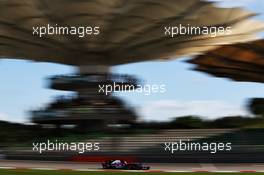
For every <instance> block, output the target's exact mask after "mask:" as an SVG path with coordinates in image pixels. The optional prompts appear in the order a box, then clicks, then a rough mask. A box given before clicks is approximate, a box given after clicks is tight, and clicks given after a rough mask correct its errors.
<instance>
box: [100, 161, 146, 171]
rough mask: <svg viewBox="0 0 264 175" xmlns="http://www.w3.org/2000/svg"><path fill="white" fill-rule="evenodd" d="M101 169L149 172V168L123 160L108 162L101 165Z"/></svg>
mask: <svg viewBox="0 0 264 175" xmlns="http://www.w3.org/2000/svg"><path fill="white" fill-rule="evenodd" d="M102 167H103V169H122V170H149V169H150V167H149V166H144V165H143V164H142V163H127V162H126V161H124V160H108V161H105V162H103V163H102Z"/></svg>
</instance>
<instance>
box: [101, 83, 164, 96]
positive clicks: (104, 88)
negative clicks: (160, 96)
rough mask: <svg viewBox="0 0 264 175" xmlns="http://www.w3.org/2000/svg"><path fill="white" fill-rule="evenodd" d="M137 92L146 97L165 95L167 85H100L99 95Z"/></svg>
mask: <svg viewBox="0 0 264 175" xmlns="http://www.w3.org/2000/svg"><path fill="white" fill-rule="evenodd" d="M120 91H122V92H136V93H141V94H144V95H151V94H156V93H165V92H166V86H165V84H160V85H159V84H146V85H129V84H121V85H120V84H117V83H115V82H114V83H113V84H107V85H100V84H99V85H98V93H100V94H105V95H109V94H111V93H113V92H120Z"/></svg>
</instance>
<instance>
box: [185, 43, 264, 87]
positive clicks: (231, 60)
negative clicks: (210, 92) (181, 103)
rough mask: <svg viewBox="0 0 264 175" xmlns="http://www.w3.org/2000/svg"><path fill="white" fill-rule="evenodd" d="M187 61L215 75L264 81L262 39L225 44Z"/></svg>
mask: <svg viewBox="0 0 264 175" xmlns="http://www.w3.org/2000/svg"><path fill="white" fill-rule="evenodd" d="M188 62H190V63H193V64H196V66H195V68H194V69H195V70H198V71H202V72H206V73H209V74H211V75H214V76H217V77H226V78H231V79H233V80H236V81H249V82H261V83H264V40H257V41H254V42H250V43H244V44H234V45H226V46H223V47H220V48H218V49H216V50H212V51H209V52H208V53H206V54H204V55H200V56H198V57H196V58H194V59H192V60H190V61H188Z"/></svg>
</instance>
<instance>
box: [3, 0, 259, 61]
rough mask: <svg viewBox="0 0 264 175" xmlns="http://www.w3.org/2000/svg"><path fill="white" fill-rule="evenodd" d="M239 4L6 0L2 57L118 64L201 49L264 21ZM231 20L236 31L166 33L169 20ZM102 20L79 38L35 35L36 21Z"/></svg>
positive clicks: (235, 38) (248, 36)
mask: <svg viewBox="0 0 264 175" xmlns="http://www.w3.org/2000/svg"><path fill="white" fill-rule="evenodd" d="M254 15H255V14H253V13H250V12H247V11H245V10H242V9H239V8H217V7H215V6H214V4H212V3H209V2H205V1H201V0H1V1H0V57H2V58H11V59H27V60H34V61H43V62H56V63H63V64H71V65H83V64H102V65H117V64H125V63H132V62H139V61H146V60H154V59H171V58H176V57H179V56H183V55H189V54H193V53H201V52H203V51H207V50H209V49H213V48H215V46H217V45H220V44H228V43H234V42H245V41H249V40H253V39H255V36H254V34H255V33H256V32H258V31H259V30H260V29H262V28H263V25H262V24H260V23H259V22H257V21H254V20H251V19H250V18H251V17H252V16H254ZM180 23H181V24H190V25H194V26H221V25H223V26H226V25H228V26H231V27H232V35H224V36H218V37H215V38H212V37H211V36H209V35H192V36H188V35H186V36H178V37H175V38H169V37H167V36H165V35H164V26H175V25H178V24H180ZM47 24H51V25H56V24H58V25H59V26H77V27H78V26H99V27H100V29H101V31H100V35H97V36H89V37H84V38H79V37H76V36H72V35H52V36H50V35H49V36H43V37H42V38H40V37H38V36H36V35H32V27H34V26H46V25H47Z"/></svg>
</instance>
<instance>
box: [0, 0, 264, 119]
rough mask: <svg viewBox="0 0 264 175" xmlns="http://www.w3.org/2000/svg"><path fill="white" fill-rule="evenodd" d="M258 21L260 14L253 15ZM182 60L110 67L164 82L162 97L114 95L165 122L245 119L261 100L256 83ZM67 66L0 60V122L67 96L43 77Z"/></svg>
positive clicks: (262, 7) (251, 0)
mask: <svg viewBox="0 0 264 175" xmlns="http://www.w3.org/2000/svg"><path fill="white" fill-rule="evenodd" d="M221 2H222V3H221V4H220V5H222V6H228V7H229V6H241V7H244V8H247V9H249V10H252V11H255V12H259V13H260V12H262V11H264V1H262V0H236V1H231V0H223V1H221ZM257 18H258V19H261V20H264V17H263V15H260V16H258V17H257ZM185 59H187V58H182V59H177V60H173V61H167V62H144V63H135V64H129V65H122V66H116V67H114V68H113V72H118V73H128V74H132V75H137V76H138V77H139V78H140V79H142V80H144V81H145V83H147V84H165V85H166V93H162V94H161V93H160V94H159V93H158V94H152V95H149V96H146V95H143V94H137V93H119V94H117V95H118V96H120V97H121V98H123V99H125V101H126V102H127V103H128V104H129V105H131V106H134V107H135V108H136V109H137V112H138V114H139V115H140V116H141V119H145V120H167V119H170V118H171V117H177V116H181V115H188V114H197V115H203V116H207V117H208V118H216V117H219V116H226V115H246V114H247V110H246V109H245V105H246V99H248V98H251V97H264V86H263V84H260V83H241V82H233V81H230V80H228V79H222V78H214V77H211V76H208V75H206V74H203V73H199V72H195V71H191V70H189V69H190V68H191V67H192V65H189V64H187V63H185V62H184V60H185ZM74 71H75V70H74V68H73V67H70V66H64V65H58V64H49V63H35V62H30V61H19V60H1V61H0V82H1V86H0V119H2V120H9V121H19V122H24V121H27V119H28V118H29V116H30V115H29V113H28V111H30V110H32V109H37V108H39V107H42V106H44V105H45V104H47V103H49V102H50V101H52V99H53V98H54V97H56V96H58V95H62V94H68V93H67V92H62V91H55V90H51V89H48V88H46V87H47V81H46V79H45V78H46V77H49V76H52V75H57V74H67V73H72V72H74Z"/></svg>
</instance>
